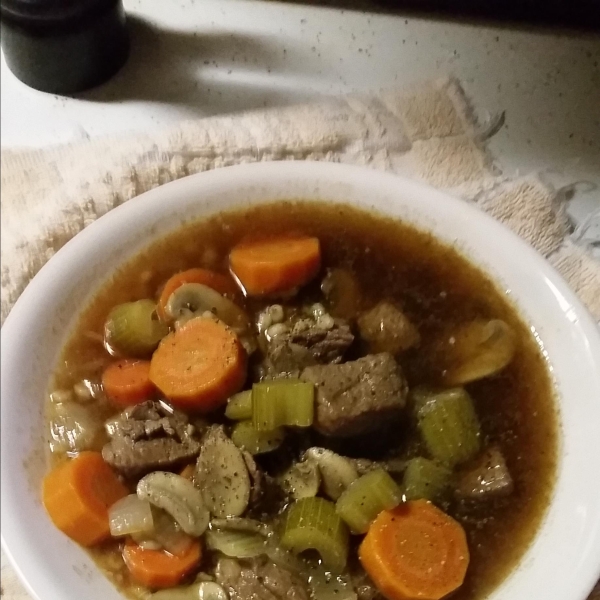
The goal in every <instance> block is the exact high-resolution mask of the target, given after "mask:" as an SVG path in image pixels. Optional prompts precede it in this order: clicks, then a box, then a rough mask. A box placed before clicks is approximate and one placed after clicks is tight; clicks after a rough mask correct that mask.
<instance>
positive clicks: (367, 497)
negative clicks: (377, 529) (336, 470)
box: [335, 469, 402, 533]
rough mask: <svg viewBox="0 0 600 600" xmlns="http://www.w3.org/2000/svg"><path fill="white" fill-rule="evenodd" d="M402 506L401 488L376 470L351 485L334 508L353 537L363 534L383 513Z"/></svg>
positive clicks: (383, 473)
mask: <svg viewBox="0 0 600 600" xmlns="http://www.w3.org/2000/svg"><path fill="white" fill-rule="evenodd" d="M400 502H402V490H401V489H400V486H399V485H398V484H397V483H396V482H395V481H394V480H393V479H392V478H391V477H390V475H389V474H388V473H387V472H386V471H384V470H383V469H375V470H373V471H370V472H369V473H366V474H365V475H363V476H362V477H359V478H358V479H357V480H356V481H354V482H353V483H351V484H350V486H349V487H348V488H347V489H346V491H345V492H344V493H343V494H342V495H341V496H340V498H339V500H338V501H337V503H336V505H335V509H336V511H337V514H338V515H340V517H342V519H344V521H345V522H346V523H347V524H348V525H349V526H350V529H351V531H352V532H353V533H366V532H367V530H368V529H369V525H370V524H371V523H372V521H373V520H374V519H375V518H376V517H377V515H378V514H379V513H380V512H381V511H383V510H389V509H392V508H394V507H396V506H398V504H400Z"/></svg>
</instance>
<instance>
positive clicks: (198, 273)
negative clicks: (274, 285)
mask: <svg viewBox="0 0 600 600" xmlns="http://www.w3.org/2000/svg"><path fill="white" fill-rule="evenodd" d="M185 283H201V284H203V285H206V286H208V287H209V288H212V289H213V290H215V291H217V292H219V293H220V294H235V293H236V292H238V291H239V290H238V288H237V286H236V285H235V282H234V281H233V280H232V279H231V278H230V277H228V276H227V275H222V274H221V273H215V272H214V271H209V270H208V269H188V270H187V271H181V272H180V273H175V275H173V276H172V277H171V278H170V279H168V280H167V283H165V287H163V289H162V292H161V293H160V298H159V299H158V304H157V306H156V312H157V314H158V316H159V317H160V318H161V319H162V320H163V321H167V320H168V317H167V313H166V307H167V302H168V301H169V298H170V297H171V294H172V293H173V292H174V291H175V290H176V289H177V288H178V287H181V286H182V285H183V284H185Z"/></svg>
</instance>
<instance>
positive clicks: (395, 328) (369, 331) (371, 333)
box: [358, 302, 421, 354]
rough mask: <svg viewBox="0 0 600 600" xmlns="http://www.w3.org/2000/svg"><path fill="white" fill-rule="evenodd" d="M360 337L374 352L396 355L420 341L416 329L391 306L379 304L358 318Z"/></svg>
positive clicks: (402, 314)
mask: <svg viewBox="0 0 600 600" xmlns="http://www.w3.org/2000/svg"><path fill="white" fill-rule="evenodd" d="M358 330H359V332H360V335H361V337H362V338H363V339H364V340H366V341H367V342H369V344H370V346H371V348H372V350H373V351H374V352H391V353H392V354H396V353H397V352H401V351H402V350H408V349H409V348H411V347H412V346H416V345H417V344H418V343H419V342H420V340H421V336H420V335H419V331H418V329H417V328H416V327H415V326H414V325H413V324H412V323H411V322H410V320H409V319H408V317H407V316H406V315H405V314H404V313H403V312H402V311H401V310H399V309H398V308H396V307H395V306H394V305H393V304H390V303H389V302H380V303H379V304H377V305H376V306H374V307H373V308H372V309H370V310H368V311H367V312H365V313H363V314H362V315H361V316H360V317H359V318H358Z"/></svg>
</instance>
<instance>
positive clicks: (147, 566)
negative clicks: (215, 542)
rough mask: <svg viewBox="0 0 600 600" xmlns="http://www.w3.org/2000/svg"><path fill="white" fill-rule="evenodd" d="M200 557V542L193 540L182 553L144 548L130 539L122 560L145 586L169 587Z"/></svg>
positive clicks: (133, 576) (176, 582)
mask: <svg viewBox="0 0 600 600" xmlns="http://www.w3.org/2000/svg"><path fill="white" fill-rule="evenodd" d="M201 558H202V549H201V546H200V542H199V541H197V540H195V541H194V542H193V543H192V544H191V545H190V547H189V548H188V549H187V550H186V551H185V553H183V554H182V555H178V556H175V555H174V554H169V553H168V552H165V551H164V550H145V549H143V548H142V547H140V546H138V545H137V544H136V543H135V542H133V541H132V540H129V541H127V542H126V543H125V547H124V548H123V560H124V561H125V565H126V566H127V568H128V569H129V572H130V573H131V576H132V578H133V579H135V581H136V582H137V583H140V584H141V585H145V586H146V587H149V588H153V589H157V588H169V587H174V586H176V585H178V584H179V583H180V582H181V580H182V579H183V578H184V577H185V576H186V575H188V574H189V573H190V572H191V571H192V570H193V569H194V568H195V567H196V566H198V564H200V560H201Z"/></svg>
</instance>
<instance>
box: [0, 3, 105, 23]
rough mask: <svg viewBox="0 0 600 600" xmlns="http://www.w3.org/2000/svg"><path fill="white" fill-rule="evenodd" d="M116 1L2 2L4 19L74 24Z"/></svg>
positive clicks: (0, 5) (0, 6)
mask: <svg viewBox="0 0 600 600" xmlns="http://www.w3.org/2000/svg"><path fill="white" fill-rule="evenodd" d="M113 4H114V0H1V1H0V8H1V10H2V16H3V17H9V18H12V19H15V20H18V21H22V22H38V23H41V22H47V23H50V22H57V21H62V22H66V21H69V22H73V21H78V20H80V19H85V18H89V17H90V16H93V15H96V14H97V13H98V12H101V11H102V10H105V9H106V8H107V7H108V6H112V5H113Z"/></svg>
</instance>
